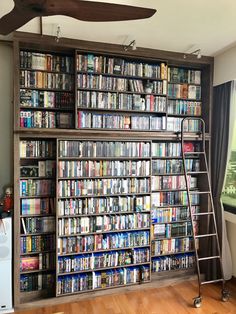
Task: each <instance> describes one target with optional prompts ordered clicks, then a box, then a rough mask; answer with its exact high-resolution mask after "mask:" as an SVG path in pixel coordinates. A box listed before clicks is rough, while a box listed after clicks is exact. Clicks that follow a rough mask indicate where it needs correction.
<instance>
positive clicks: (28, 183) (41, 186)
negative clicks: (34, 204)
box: [20, 179, 55, 196]
mask: <svg viewBox="0 0 236 314" xmlns="http://www.w3.org/2000/svg"><path fill="white" fill-rule="evenodd" d="M54 193H55V183H54V182H53V181H52V180H46V179H45V180H44V179H43V180H32V179H28V180H23V179H21V180H20V196H48V195H50V196H52V195H54Z"/></svg>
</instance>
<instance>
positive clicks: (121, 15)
mask: <svg viewBox="0 0 236 314" xmlns="http://www.w3.org/2000/svg"><path fill="white" fill-rule="evenodd" d="M48 3H49V5H48V6H47V13H46V14H47V15H66V16H70V17H73V18H76V19H79V20H82V21H90V22H107V21H125V20H137V19H145V18H149V17H151V16H152V15H153V14H154V13H155V12H156V10H155V9H148V8H141V7H135V6H130V5H121V4H113V3H105V2H94V1H79V0H66V1H65V0H57V1H53V0H49V1H48ZM50 3H51V5H50ZM52 4H54V5H52Z"/></svg>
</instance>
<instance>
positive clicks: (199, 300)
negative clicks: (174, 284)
mask: <svg viewBox="0 0 236 314" xmlns="http://www.w3.org/2000/svg"><path fill="white" fill-rule="evenodd" d="M193 304H194V306H195V307H196V308H199V307H201V305H202V298H201V297H197V298H195V299H194V301H193Z"/></svg>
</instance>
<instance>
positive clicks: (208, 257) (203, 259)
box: [198, 255, 220, 262]
mask: <svg viewBox="0 0 236 314" xmlns="http://www.w3.org/2000/svg"><path fill="white" fill-rule="evenodd" d="M217 258H220V256H219V255H215V256H207V257H200V258H199V259H198V261H199V262H200V261H206V260H209V259H217Z"/></svg>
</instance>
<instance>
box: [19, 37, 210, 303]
mask: <svg viewBox="0 0 236 314" xmlns="http://www.w3.org/2000/svg"><path fill="white" fill-rule="evenodd" d="M32 56H33V57H32ZM45 60H46V61H45ZM212 69H213V58H210V57H202V58H201V59H197V58H195V56H193V55H189V56H188V58H186V59H184V58H183V55H182V54H180V53H171V52H165V51H159V50H153V49H146V48H139V49H138V50H136V51H124V50H123V47H122V46H121V45H113V44H105V43H97V42H87V41H81V40H70V39H60V43H57V42H56V41H55V40H54V38H52V37H50V36H39V35H32V34H26V33H21V32H19V33H15V34H14V77H15V82H14V147H15V149H14V181H15V196H14V197H15V199H14V201H15V209H16V210H15V215H14V230H15V231H14V260H15V263H14V282H15V289H14V303H15V305H16V306H20V305H21V304H23V303H26V302H29V300H30V301H33V300H36V299H43V298H46V297H48V296H51V297H52V296H54V297H56V296H60V298H65V302H66V298H68V297H69V296H71V295H73V294H74V293H76V294H77V293H78V294H80V293H83V292H93V293H96V294H97V295H99V293H101V292H100V291H102V290H104V289H110V288H115V287H126V286H129V285H131V284H134V285H137V284H143V283H145V282H149V281H150V280H151V281H153V280H161V279H158V278H161V277H162V273H163V276H164V277H166V276H170V277H172V276H175V275H176V274H178V273H184V272H186V273H188V272H189V271H190V272H191V274H192V271H193V267H194V252H193V250H192V246H191V233H190V232H186V233H184V232H182V231H181V232H180V233H179V234H178V233H177V234H176V233H175V234H173V233H172V232H173V231H175V227H176V226H177V225H178V226H179V227H180V229H181V226H182V227H185V228H186V229H187V226H188V224H189V221H190V220H189V215H188V213H187V205H186V203H185V202H183V201H181V197H183V196H184V193H185V187H184V186H183V185H182V183H183V182H181V179H178V178H181V176H183V169H181V167H180V164H181V154H180V151H179V148H178V151H177V153H171V154H156V151H157V150H158V149H157V147H158V145H159V144H160V143H163V145H171V143H174V145H177V146H178V145H180V142H179V126H180V122H181V119H182V118H184V117H186V116H189V117H191V116H193V117H202V118H203V119H204V120H205V123H206V131H207V136H206V138H207V142H208V143H207V149H208V151H209V147H210V144H209V143H210V137H211V119H210V115H211V110H212V109H211V102H212V73H213V72H212ZM57 79H58V81H57ZM24 118H25V120H26V121H24ZM50 119H51V120H50ZM60 119H61V120H60ZM32 121H33V122H32ZM35 121H36V122H35ZM58 121H59V122H58ZM60 121H62V123H61V124H60ZM188 130H189V133H188V139H189V142H192V143H195V144H196V145H197V143H198V141H199V134H198V129H197V125H188ZM27 141H28V142H31V144H32V143H33V142H37V141H38V142H40V143H41V144H42V142H43V141H44V142H51V143H53V145H55V148H54V149H53V150H52V151H53V154H47V155H44V154H37V155H32V154H23V155H22V147H21V142H27ZM63 142H66V143H69V142H77V143H80V144H79V145H80V148H81V150H79V151H77V152H72V154H71V153H63V152H65V146H63V145H62V146H60V145H61V143H63ZM109 142H110V143H112V142H113V143H120V144H121V143H127V147H128V146H129V145H131V143H136V144H135V145H141V144H142V143H149V151H148V153H147V154H146V155H142V154H138V155H137V154H136V153H134V154H131V155H125V154H123V153H119V152H118V153H117V152H115V151H114V150H112V149H110V151H109V153H107V152H106V151H102V152H101V153H99V154H97V153H91V151H90V153H89V154H87V153H88V152H89V149H90V148H89V146H86V145H89V143H92V144H93V146H94V145H95V144H96V143H109ZM85 144H86V145H85ZM195 144H194V145H195ZM83 145H84V148H83V149H82V146H83ZM117 145H118V144H117ZM23 146H24V147H25V145H23ZM111 147H112V146H111ZM67 152H68V150H67ZM84 152H85V153H84ZM86 152H87V153H86ZM188 160H189V164H191V165H192V167H189V172H188V175H189V176H191V177H194V178H195V180H196V181H197V185H196V186H194V187H193V191H195V189H197V188H198V187H200V188H202V185H204V183H203V181H202V179H201V175H204V171H203V172H199V171H198V169H197V168H196V167H193V165H196V164H197V163H198V162H199V160H200V162H201V153H199V152H196V151H194V152H193V153H190V154H189V156H188ZM44 163H48V164H51V163H55V169H56V170H55V171H54V173H51V174H50V173H49V174H47V175H43V174H42V173H40V174H39V173H37V167H39V164H40V165H41V166H42V165H43V164H44ZM88 165H89V166H88ZM98 165H100V166H98ZM128 165H129V166H128ZM144 165H148V166H147V168H145V166H144ZM160 165H161V166H160ZM163 165H164V166H163ZM170 166H171V167H170ZM30 167H31V168H30ZM86 167H87V168H86ZM96 167H98V168H99V170H98V169H97V170H96ZM129 167H131V170H132V171H131V172H130V173H129V172H128V171H125V170H124V169H126V168H127V169H128V168H129ZM142 167H144V169H148V172H145V171H143V170H140V168H141V169H142ZM158 167H159V168H158ZM174 167H175V168H176V169H177V170H173V169H174ZM107 168H109V169H110V170H109V171H107V170H104V169H107ZM118 168H119V169H120V170H119V171H120V172H119V173H117V172H116V171H117V169H118ZM170 168H171V169H172V170H170ZM27 169H28V170H27ZM62 169H64V170H63V171H62ZM68 169H69V170H68ZM86 169H87V170H86ZM88 169H89V171H88ZM100 169H101V170H100ZM30 170H31V171H33V174H32V173H30ZM178 180H180V181H179V182H180V183H179V184H180V185H178V184H177V183H176V182H177V181H178ZM44 181H48V182H51V183H52V184H53V185H54V190H53V191H45V190H44V191H43V193H41V192H39V193H35V192H34V189H36V186H37V188H38V186H40V182H44ZM144 181H145V182H146V183H145V184H146V188H145V189H141V188H140V189H139V187H141V183H140V182H144ZM167 181H168V182H170V183H169V185H166V184H167V183H166V182H167ZM124 182H126V183H124ZM85 183H89V184H90V185H91V186H90V187H89V189H88V188H86V189H84V190H83V192H81V191H80V192H78V191H77V192H76V193H74V192H73V193H70V192H69V193H64V192H63V193H62V191H72V190H73V186H74V185H76V184H78V185H83V184H85ZM22 184H23V185H24V184H26V186H28V187H29V188H30V189H31V190H32V187H33V192H32V191H31V192H30V193H25V192H23V193H22ZM27 184H28V185H27ZM45 184H46V183H45ZM98 184H100V185H101V186H103V188H101V187H100V189H98V188H97V185H98ZM111 184H112V185H115V184H118V185H119V184H120V185H121V188H122V187H123V190H119V189H113V190H112V189H107V188H106V189H105V188H104V186H106V185H109V186H110V185H111ZM122 184H124V186H122ZM126 184H127V188H126ZM171 184H172V185H171ZM176 184H177V185H176ZM34 185H35V187H34ZM128 186H130V187H131V186H132V189H131V188H130V187H128ZM23 191H24V187H23ZM158 193H159V195H162V196H161V198H163V197H165V195H169V196H168V197H169V198H171V195H172V194H173V193H179V195H180V196H181V197H180V199H175V198H174V199H173V200H171V202H168V201H167V200H166V201H163V202H160V203H156V201H157V194H158ZM195 194H196V193H195ZM176 195H177V194H176ZM195 197H199V199H200V201H199V204H198V203H194V207H195V210H201V206H202V205H203V203H204V202H203V201H202V198H203V197H204V195H198V196H195ZM142 198H143V200H147V199H148V198H150V204H149V206H147V207H146V208H145V209H144V208H143V209H142V208H139V210H136V208H135V206H136V204H135V201H134V200H135V199H139V200H140V199H142ZM45 199H48V200H50V199H51V200H54V201H51V203H52V204H54V205H52V204H51V205H50V206H51V208H52V207H54V211H49V212H46V211H43V212H30V210H29V211H28V212H25V211H23V212H22V204H26V205H27V202H28V204H31V208H33V207H35V205H34V204H35V202H38V203H39V204H42V202H43V201H44V200H45ZM124 199H126V203H127V204H128V202H129V204H131V203H132V202H133V203H132V204H133V205H132V206H131V205H127V206H126V205H125V206H126V207H127V208H125V209H124V208H121V207H119V208H118V207H117V203H118V200H122V201H123V200H124ZM108 200H112V202H113V203H112V202H111V204H110V205H109V206H110V207H109V208H108V209H107V208H106V210H105V209H104V207H105V206H107V202H108ZM49 203H50V201H49ZM32 204H33V205H32ZM63 204H64V205H65V204H67V205H65V206H69V205H68V204H71V205H70V206H72V207H70V206H69V207H68V208H70V210H72V208H77V211H75V212H72V211H70V210H68V211H63V210H62V206H64V205H63ZM72 204H73V205H72ZM98 204H100V205H99V206H100V207H99V206H98ZM95 205H96V206H97V207H96V208H97V209H95ZM73 206H74V207H73ZM26 207H27V206H26ZM116 207H117V208H116ZM199 208H200V209H199ZM157 210H158V211H159V216H158V217H156V216H155V215H156V211H157ZM167 212H169V213H170V212H175V214H176V216H174V215H173V217H172V216H171V217H172V218H170V217H169V218H168V219H166V220H163V219H164V218H163V217H164V216H165V215H164V213H167ZM161 213H162V214H163V217H162V216H161ZM144 215H146V216H147V217H148V219H149V220H148V223H149V224H146V225H142V224H141V225H137V224H135V223H133V225H132V224H131V223H130V222H129V225H127V226H125V225H124V226H122V227H121V226H118V224H117V225H116V224H115V223H114V222H113V225H112V227H108V225H109V224H108V225H106V224H105V225H103V227H101V230H96V225H97V224H96V221H97V220H99V219H100V220H101V221H103V224H104V219H109V221H110V224H111V222H112V221H113V220H115V219H118V220H119V219H120V220H121V219H124V220H125V217H130V219H131V216H132V219H134V217H136V216H139V218H140V219H141V218H142V219H144ZM45 219H46V220H45ZM47 219H52V220H54V221H55V230H54V231H52V230H50V231H43V229H40V228H38V229H37V230H36V229H35V230H30V232H29V230H28V229H27V228H28V227H29V226H31V225H32V222H33V224H34V223H35V222H36V221H37V223H38V225H40V222H41V223H42V221H44V222H45V221H47ZM84 219H87V222H88V223H89V225H88V226H87V228H88V229H87V230H86V231H85V232H84V231H81V221H82V222H84ZM132 219H131V221H132ZM142 219H141V221H142ZM145 219H146V218H145ZM69 221H70V222H71V221H73V222H75V221H76V223H77V227H76V228H77V229H76V228H75V229H76V230H75V232H74V231H73V232H69V231H68V230H67V231H66V232H65V227H62V224H64V225H65V223H66V224H67V222H69ZM22 224H24V225H25V226H24V227H23V225H22ZM64 225H63V226H64ZM155 225H158V226H159V228H160V229H161V228H162V230H165V232H166V229H168V228H169V229H168V230H170V231H169V234H166V233H165V235H163V234H158V233H157V234H155V233H154V230H153V228H154V226H155ZM82 226H83V224H82ZM104 226H105V227H104ZM24 228H25V230H24ZM156 228H158V227H156ZM176 228H177V227H176ZM188 228H189V227H188ZM134 233H137V234H139V233H140V235H141V233H145V234H146V235H148V240H147V241H146V242H144V243H141V242H140V243H139V242H132V243H130V244H129V245H127V244H126V245H124V246H121V247H119V245H116V246H114V247H113V246H109V247H105V246H101V247H99V248H98V247H96V246H92V245H91V246H90V247H86V246H85V247H84V248H82V249H79V248H76V249H75V250H71V251H66V250H64V251H63V250H61V246H60V245H59V244H58V243H60V241H62V242H63V241H68V239H70V238H74V239H75V238H78V239H79V238H80V239H83V241H85V239H88V238H91V239H92V238H93V239H94V238H95V237H99V236H100V237H101V239H102V237H104V238H105V237H114V236H115V235H116V234H119V235H120V236H121V235H123V236H124V235H128V234H134ZM46 235H48V236H53V237H54V240H55V245H54V246H53V247H44V248H43V249H38V248H37V247H35V248H33V250H23V251H22V250H21V239H23V238H26V239H28V237H30V238H32V237H38V236H39V237H44V236H46ZM91 239H90V240H91ZM171 239H172V240H175V241H176V243H177V241H180V243H181V241H182V242H183V241H185V240H184V239H186V241H189V244H188V247H187V248H186V247H185V249H183V248H182V246H181V245H182V244H181V245H176V247H175V250H174V249H173V248H172V250H168V249H166V248H164V249H161V250H159V249H157V247H155V242H157V241H159V244H160V245H161V243H162V242H163V241H169V240H171ZM187 239H188V240H187ZM31 240H32V239H31ZM31 240H30V241H31ZM71 241H72V240H71ZM86 241H87V240H86ZM69 246H70V245H69V244H68V247H69ZM62 247H63V246H62ZM135 252H136V253H137V256H139V255H138V254H140V256H139V258H141V259H138V258H137V260H135V259H134V253H135ZM138 252H139V253H138ZM140 252H141V253H140ZM125 253H126V254H128V253H129V257H130V259H128V258H127V263H126V262H117V260H119V258H121V256H122V254H123V255H124V254H125ZM136 253H135V254H136ZM46 254H48V256H49V255H50V256H51V257H52V263H51V264H50V265H48V267H47V268H46V269H44V268H39V269H37V268H35V269H23V270H22V268H21V267H22V266H21V263H20V261H21V259H22V258H28V257H31V256H32V257H34V258H36V259H37V257H39V256H42V255H46ZM112 254H113V255H116V262H114V263H113V264H112V263H111V262H110V264H109V263H107V264H100V266H96V265H95V264H96V262H98V261H99V258H100V257H101V256H103V255H104V256H106V257H107V258H108V257H109V256H110V258H111V255H112ZM145 254H146V255H145ZM84 256H86V258H87V260H88V261H90V263H92V264H91V265H92V267H87V266H86V263H85V262H84V261H83V262H81V260H82V259H83V258H84ZM145 256H146V257H145ZM40 258H41V257H40ZM53 260H54V261H53ZM64 260H67V262H63V261H64ZM72 260H73V261H75V260H76V261H77V262H78V263H80V264H79V265H80V267H78V268H77V269H76V270H73V269H72V268H71V266H68V265H70V263H71V261H72ZM79 261H80V262H79ZM63 263H64V264H63ZM66 263H68V265H67V269H66V268H65V267H64V266H65V265H66ZM83 263H84V264H83ZM63 265H64V266H63ZM71 265H72V264H71ZM81 265H82V267H81ZM63 267H64V268H63ZM151 270H152V271H154V272H151ZM132 272H133V273H135V278H136V279H135V280H134V281H133V282H131V281H130V278H131V277H132V276H133V275H132V276H131V273H132ZM38 274H40V276H43V275H44V274H45V275H50V276H51V277H50V280H49V281H50V284H51V285H50V286H40V289H38V287H37V289H38V291H37V290H36V291H27V289H26V288H25V290H24V289H22V282H21V281H20V278H22V276H26V277H27V276H32V277H35V276H38ZM124 274H125V275H124ZM168 274H169V275H168ZM156 275H158V276H156ZM122 276H123V277H122ZM72 277H73V280H74V282H75V286H74V292H72V291H69V290H68V289H67V288H65V287H66V284H67V283H68V282H69V281H70V279H71V278H72ZM45 278H46V277H45ZM48 278H49V277H48ZM111 278H113V279H114V278H116V279H114V280H116V281H114V283H112V280H113V279H111ZM132 278H133V277H132ZM40 280H41V279H40ZM45 280H46V279H45ZM80 280H81V285H79V283H78V282H79V281H80ZM105 280H107V282H110V284H107V283H106V284H105ZM109 280H110V281H109ZM25 281H26V282H27V278H26V279H25ZM42 281H43V280H42ZM100 281H101V282H103V283H102V284H101V283H100ZM66 282H67V283H66ZM86 282H87V283H86ZM83 285H84V286H83ZM63 287H64V288H63ZM21 290H22V291H21ZM23 290H24V291H23Z"/></svg>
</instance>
